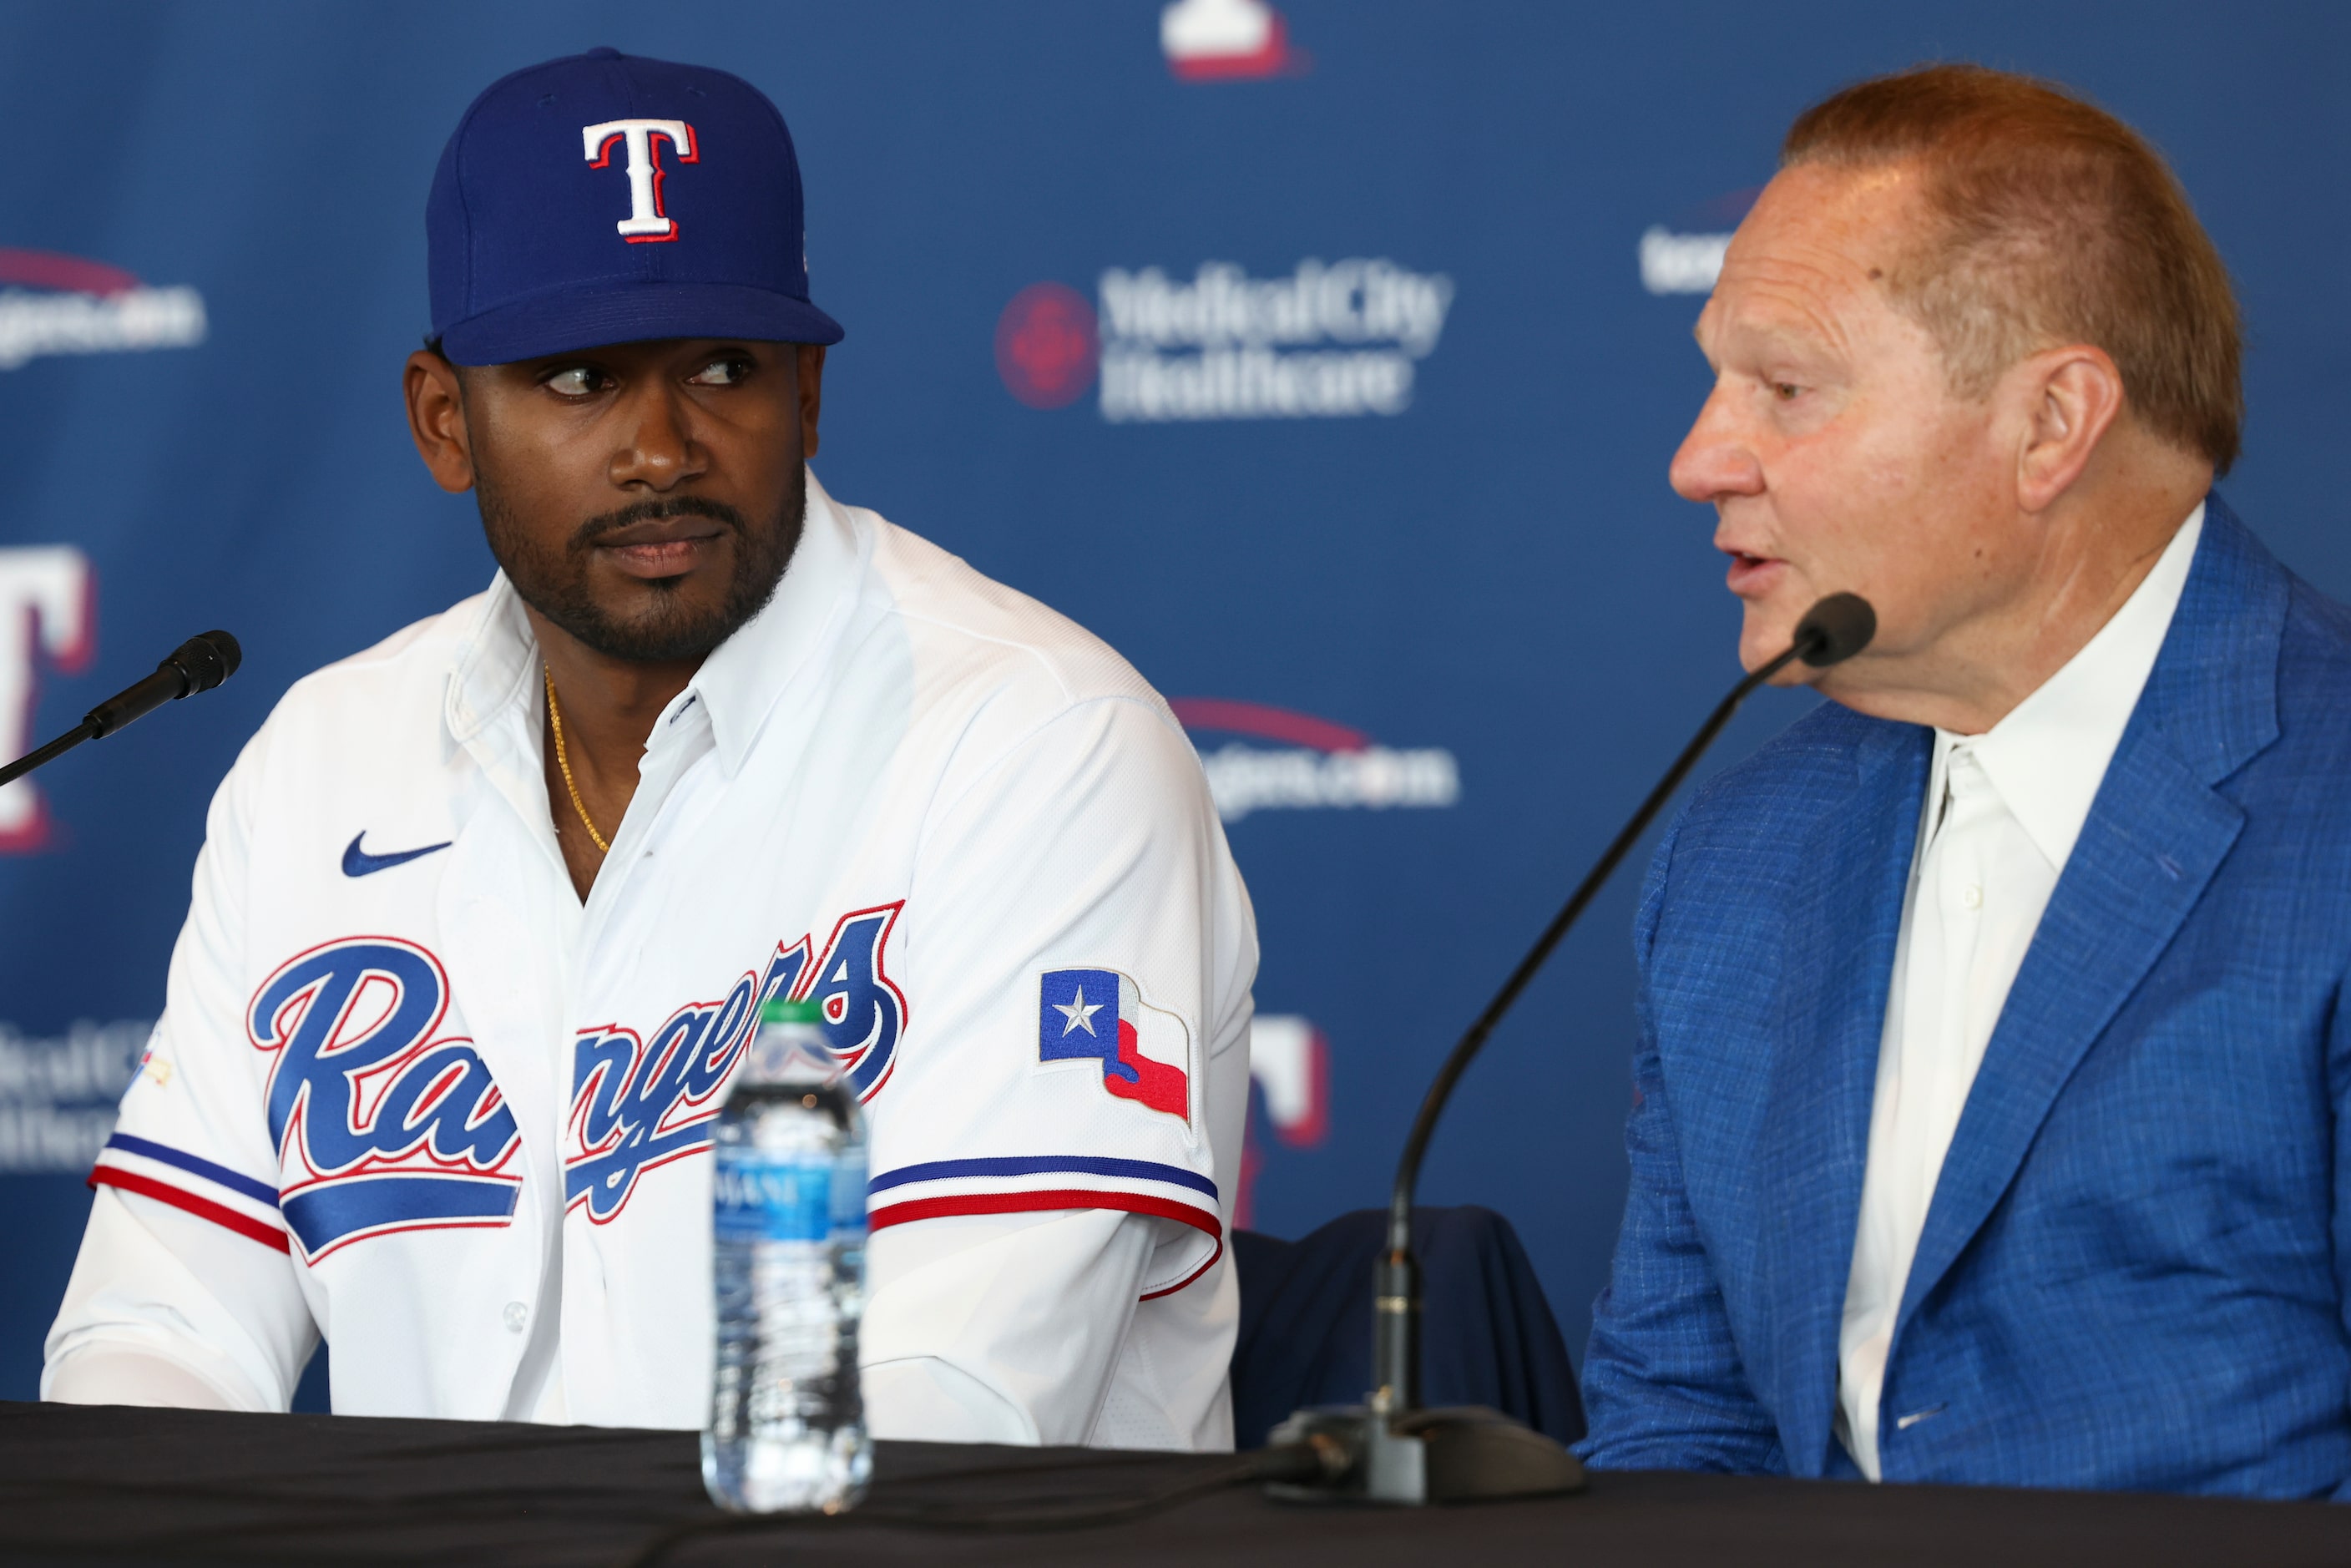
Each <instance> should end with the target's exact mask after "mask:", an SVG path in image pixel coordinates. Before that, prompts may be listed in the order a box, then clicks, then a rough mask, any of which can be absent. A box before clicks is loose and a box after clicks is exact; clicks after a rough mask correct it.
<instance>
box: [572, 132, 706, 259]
mask: <svg viewBox="0 0 2351 1568" xmlns="http://www.w3.org/2000/svg"><path fill="white" fill-rule="evenodd" d="M656 136H666V137H667V138H669V144H670V145H671V146H672V147H674V148H676V149H677V161H678V162H681V163H694V162H700V161H701V154H700V152H697V151H696V149H695V144H694V127H693V126H691V125H688V124H687V123H686V122H685V121H684V120H605V121H604V122H603V123H602V124H601V125H588V126H582V127H581V128H580V141H582V142H584V143H585V144H586V146H587V149H588V166H589V167H590V168H591V169H609V168H611V166H612V143H613V142H614V141H621V142H624V143H625V144H626V145H627V147H628V149H629V215H628V216H627V217H625V218H622V220H621V221H620V222H619V223H618V224H616V225H613V226H614V227H615V228H616V229H618V230H619V231H620V233H621V234H622V235H624V236H625V237H626V238H627V240H628V242H629V243H630V244H631V245H643V244H646V243H648V242H658V241H661V240H666V239H675V238H676V237H677V224H676V223H675V221H674V220H673V219H672V218H671V217H670V216H669V215H668V214H665V213H664V212H663V211H662V198H661V187H662V177H663V169H662V166H661V149H659V148H657V147H655V146H654V145H653V138H654V137H656Z"/></svg>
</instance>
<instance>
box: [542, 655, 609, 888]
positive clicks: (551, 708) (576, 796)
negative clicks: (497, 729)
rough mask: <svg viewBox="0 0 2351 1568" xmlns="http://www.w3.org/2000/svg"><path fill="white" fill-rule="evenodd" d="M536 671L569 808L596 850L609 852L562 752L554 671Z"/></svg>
mask: <svg viewBox="0 0 2351 1568" xmlns="http://www.w3.org/2000/svg"><path fill="white" fill-rule="evenodd" d="M538 673H539V674H542V675H545V676H546V677H547V722H548V724H549V727H551V728H553V729H554V731H555V765H556V766H557V767H558V768H562V769H563V787H564V788H565V789H569V790H570V791H571V809H572V810H575V811H577V812H579V813H580V826H581V827H583V828H585V829H587V830H588V836H589V837H590V839H592V840H594V841H595V843H596V852H597V853H598V854H604V855H608V854H611V852H612V846H611V845H610V844H608V843H606V842H605V841H604V835H603V834H601V833H600V832H598V831H596V824H595V821H593V820H592V819H590V817H589V815H588V805H587V802H586V801H584V800H580V786H579V785H578V784H575V783H573V782H572V779H571V758H569V757H567V756H565V755H564V752H563V708H562V706H561V705H560V704H559V703H558V702H557V701H556V700H555V672H554V671H553V670H550V669H549V668H548V667H547V666H546V665H545V664H541V665H539V667H538Z"/></svg>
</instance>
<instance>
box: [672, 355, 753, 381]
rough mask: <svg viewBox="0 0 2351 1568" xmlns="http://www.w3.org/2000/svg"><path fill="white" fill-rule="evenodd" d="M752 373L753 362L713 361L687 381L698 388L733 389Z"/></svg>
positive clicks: (735, 360) (687, 378) (734, 360)
mask: <svg viewBox="0 0 2351 1568" xmlns="http://www.w3.org/2000/svg"><path fill="white" fill-rule="evenodd" d="M750 373H751V361H748V360H737V359H726V360H713V361H710V362H709V363H708V364H706V365H705V366H703V367H702V369H700V370H698V371H695V372H694V374H692V375H690V376H688V377H686V380H687V382H690V383H692V384H693V385H695V386H698V387H731V386H736V385H738V384H739V383H740V382H742V380H743V378H744V377H746V376H747V375H749V374H750Z"/></svg>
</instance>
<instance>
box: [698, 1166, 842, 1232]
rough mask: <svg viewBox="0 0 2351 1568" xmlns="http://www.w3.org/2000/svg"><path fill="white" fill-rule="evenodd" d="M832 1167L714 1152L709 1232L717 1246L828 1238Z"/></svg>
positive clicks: (830, 1230)
mask: <svg viewBox="0 0 2351 1568" xmlns="http://www.w3.org/2000/svg"><path fill="white" fill-rule="evenodd" d="M833 1186H834V1183H833V1180H832V1164H831V1161H829V1160H826V1161H813V1160H801V1159H794V1158H792V1157H790V1156H789V1155H767V1154H762V1153H761V1152H760V1151H759V1150H758V1149H754V1148H746V1147H743V1146H741V1145H730V1146H722V1147H720V1148H719V1149H718V1150H717V1161H716V1169H715V1170H714V1171H713V1172H712V1173H711V1178H710V1196H711V1209H712V1215H711V1218H712V1232H713V1234H715V1235H716V1237H717V1239H719V1240H721V1241H822V1240H825V1239H828V1238H829V1237H830V1236H831V1233H832V1187H833Z"/></svg>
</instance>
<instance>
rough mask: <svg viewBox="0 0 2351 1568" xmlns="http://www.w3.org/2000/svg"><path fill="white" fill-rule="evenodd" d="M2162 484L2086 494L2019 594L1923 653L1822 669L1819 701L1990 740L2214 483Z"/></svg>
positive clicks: (2203, 479)
mask: <svg viewBox="0 0 2351 1568" xmlns="http://www.w3.org/2000/svg"><path fill="white" fill-rule="evenodd" d="M2165 478H2166V480H2168V482H2162V483H2149V484H2146V485H2142V486H2137V487H2136V488H2135V489H2134V490H2133V491H2132V492H2131V493H2130V494H2128V495H2126V496H2112V495H2109V496H2106V497H2097V498H2095V500H2094V499H2093V498H2092V497H2082V498H2081V501H2082V504H2081V505H2079V506H2077V507H2073V508H2071V509H2070V510H2071V513H2072V515H2071V516H2069V517H2065V518H2064V519H2063V520H2062V521H2061V522H2060V523H2059V525H2058V526H2056V527H2053V528H2052V529H2051V530H2050V534H2049V538H2048V542H2047V544H2046V546H2045V548H2044V552H2043V557H2042V559H2039V560H2038V561H2036V562H2035V563H2034V566H2033V569H2032V574H2031V579H2030V580H2029V582H2028V583H2027V585H2026V586H2025V589H2024V591H2022V592H2020V593H2018V594H2016V595H2014V596H2012V597H2011V599H2010V600H2009V601H2008V602H2006V603H2003V604H2001V605H2000V606H1999V607H1998V608H1997V609H1995V610H1993V611H1991V612H1989V613H1984V614H1980V615H1977V616H1974V617H1972V618H1970V621H1969V622H1967V623H1966V624H1964V625H1962V626H1959V627H1955V628H1953V629H1952V630H1951V631H1950V632H1948V633H1946V634H1945V635H1943V636H1940V637H1938V638H1936V639H1935V640H1934V642H1933V643H1931V644H1929V645H1928V646H1926V647H1924V648H1920V649H1918V650H1917V651H1915V652H1912V653H1907V654H1903V655H1900V656H1898V657H1893V658H1880V659H1875V660H1873V659H1869V658H1867V657H1864V658H1862V659H1856V660H1855V661H1854V663H1853V664H1851V665H1844V666H1839V667H1837V668H1834V669H1832V670H1830V671H1829V672H1828V674H1827V677H1826V678H1823V680H1821V681H1820V682H1818V683H1817V685H1818V687H1819V689H1820V691H1821V693H1822V695H1825V696H1828V697H1831V698H1834V700H1835V701H1837V702H1839V703H1842V704H1844V706H1847V707H1850V708H1852V709H1854V710H1855V712H1858V713H1865V714H1867V715H1869V716H1872V717H1873V718H1890V719H1897V720H1901V721H1903V722H1905V723H1909V724H1924V725H1932V726H1934V727H1936V728H1938V729H1946V730H1949V731H1951V732H1953V733H1955V734H1959V735H1982V734H1984V733H1986V732H1987V731H1989V730H1990V729H1991V727H1993V726H1994V725H1996V724H1998V723H1999V722H2000V721H2001V719H2003V718H2005V717H2007V716H2009V714H2011V712H2013V711H2014V710H2015V708H2016V706H2017V705H2018V704H2020V703H2022V702H2023V701H2024V699H2025V698H2027V697H2029V696H2031V695H2032V694H2033V693H2034V692H2036V691H2038V690H2040V689H2041V687H2042V686H2043V685H2045V684H2046V683H2047V682H2048V680H2049V678H2050V677H2051V676H2053V675H2054V674H2056V673H2057V672H2058V671H2060V670H2062V669H2064V667H2065V665H2066V664H2067V663H2068V662H2069V661H2071V660H2072V659H2073V657H2074V655H2075V654H2076V653H2080V652H2081V651H2082V650H2083V649H2084V648H2085V647H2086V646H2088V645H2089V642H2090V639H2091V638H2093V637H2095V636H2096V635H2097V634H2098V632H2100V631H2101V630H2102V629H2104V627H2105V624H2106V622H2109V621H2112V620H2113V619H2114V618H2115V615H2116V612H2118V611H2120V610H2121V609H2122V607H2123V606H2124V605H2125V604H2126V603H2128V602H2129V601H2130V597H2131V595H2132V594H2134V593H2136V592H2137V591H2138V589H2139V585H2140V584H2141V583H2143V582H2145V581H2146V580H2147V573H2149V572H2150V571H2152V570H2155V563H2156V562H2157V561H2158V560H2160V559H2162V558H2163V552H2164V549H2165V547H2167V546H2168V545H2169V544H2170V543H2171V540H2172V538H2173V537H2174V536H2175V535H2177V534H2178V533H2179V528H2180V525H2181V524H2183V523H2185V522H2186V521H2187V520H2188V517H2189V515H2190V514H2191V513H2193V512H2194V511H2195V509H2196V507H2197V504H2198V502H2199V500H2200V499H2201V498H2202V497H2203V496H2204V495H2205V493H2206V491H2207V490H2209V489H2210V486H2211V478H2212V476H2211V472H2210V469H2209V468H2206V469H2203V470H2201V471H2200V472H2194V471H2189V472H2179V473H2174V474H2171V475H2168V476H2165ZM2101 502H2103V503H2104V504H2100V503H2101Z"/></svg>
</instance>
